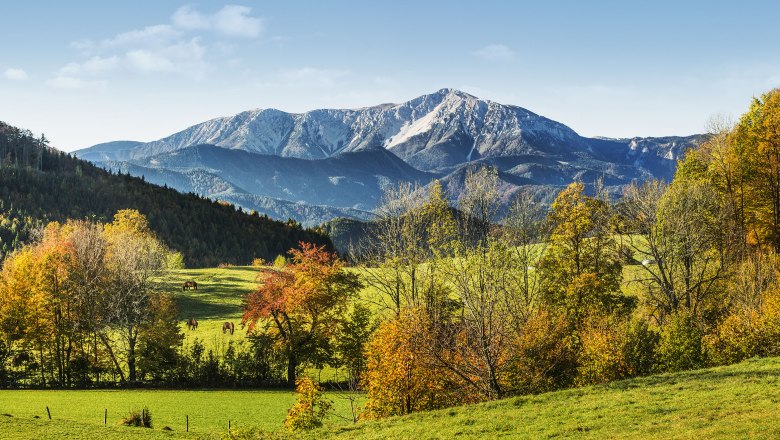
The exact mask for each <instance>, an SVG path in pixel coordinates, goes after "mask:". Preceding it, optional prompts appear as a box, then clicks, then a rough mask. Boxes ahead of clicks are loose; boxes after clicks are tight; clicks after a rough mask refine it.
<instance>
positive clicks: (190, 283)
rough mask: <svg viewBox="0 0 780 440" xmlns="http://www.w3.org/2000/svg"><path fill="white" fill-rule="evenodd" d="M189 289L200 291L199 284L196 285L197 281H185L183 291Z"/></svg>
mask: <svg viewBox="0 0 780 440" xmlns="http://www.w3.org/2000/svg"><path fill="white" fill-rule="evenodd" d="M189 289H193V290H198V283H196V282H195V281H185V282H184V285H183V286H181V290H189Z"/></svg>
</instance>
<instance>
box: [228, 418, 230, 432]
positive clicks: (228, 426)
mask: <svg viewBox="0 0 780 440" xmlns="http://www.w3.org/2000/svg"><path fill="white" fill-rule="evenodd" d="M228 433H230V419H228Z"/></svg>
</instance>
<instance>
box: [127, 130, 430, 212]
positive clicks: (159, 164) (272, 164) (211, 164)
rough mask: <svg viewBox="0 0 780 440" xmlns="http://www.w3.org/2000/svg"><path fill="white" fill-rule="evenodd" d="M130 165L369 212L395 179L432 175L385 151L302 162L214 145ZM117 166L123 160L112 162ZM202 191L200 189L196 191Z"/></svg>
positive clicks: (424, 179)
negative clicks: (202, 175)
mask: <svg viewBox="0 0 780 440" xmlns="http://www.w3.org/2000/svg"><path fill="white" fill-rule="evenodd" d="M124 163H129V164H131V165H136V166H142V167H144V168H153V169H159V170H171V171H177V172H192V171H193V170H205V171H207V172H208V173H211V174H213V175H215V176H218V177H219V178H220V179H222V180H223V181H225V182H229V183H230V185H232V188H231V189H229V190H228V189H227V188H225V189H222V188H217V191H213V190H209V191H210V193H209V194H207V195H212V194H215V193H217V192H226V191H227V192H245V193H248V194H258V195H263V196H266V197H271V198H277V199H282V200H289V201H293V202H302V203H306V204H311V205H328V206H334V207H346V208H352V209H362V210H370V209H373V208H374V207H375V206H376V204H377V203H378V202H379V199H380V198H381V196H382V192H383V189H384V187H386V186H388V185H392V184H395V183H396V182H399V181H407V182H411V181H414V182H420V183H422V184H425V183H428V182H429V181H430V180H431V179H433V177H434V176H435V175H434V174H431V173H424V172H421V171H418V170H416V169H414V168H412V167H411V166H409V165H407V164H406V163H405V162H404V161H402V160H401V159H399V158H398V157H396V156H395V155H393V154H392V153H390V152H388V151H384V150H378V151H360V152H354V153H343V154H340V155H338V156H335V157H330V158H326V159H316V160H305V159H298V158H290V157H279V156H273V155H264V154H253V153H248V152H245V151H237V150H227V149H224V148H220V147H216V146H213V145H196V146H193V147H189V148H185V149H182V150H177V151H174V152H170V153H163V154H159V155H156V156H152V157H149V158H145V159H135V160H133V161H130V162H124ZM113 164H114V166H117V167H122V164H123V163H113ZM198 192H200V193H202V192H203V189H201V190H200V191H198Z"/></svg>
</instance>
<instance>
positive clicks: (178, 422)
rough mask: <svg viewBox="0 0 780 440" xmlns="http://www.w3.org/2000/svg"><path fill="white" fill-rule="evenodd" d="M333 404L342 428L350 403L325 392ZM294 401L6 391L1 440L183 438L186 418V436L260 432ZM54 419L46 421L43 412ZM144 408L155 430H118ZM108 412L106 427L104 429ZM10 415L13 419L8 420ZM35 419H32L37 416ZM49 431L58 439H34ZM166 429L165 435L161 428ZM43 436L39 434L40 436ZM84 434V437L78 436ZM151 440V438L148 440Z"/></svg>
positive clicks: (258, 395)
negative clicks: (233, 430) (131, 436)
mask: <svg viewBox="0 0 780 440" xmlns="http://www.w3.org/2000/svg"><path fill="white" fill-rule="evenodd" d="M328 397H329V398H330V399H331V400H332V401H333V402H334V413H335V414H334V415H333V416H332V417H331V418H330V420H329V423H333V424H338V423H345V421H344V419H342V418H341V417H339V416H342V417H349V416H350V414H351V410H350V405H349V401H348V400H347V399H346V398H344V397H343V396H341V395H338V394H334V393H328ZM294 401H295V395H294V393H293V392H291V391H169V390H84V391H72V390H67V391H61V390H4V391H0V414H5V415H0V438H3V439H6V438H52V437H60V436H62V437H64V436H66V435H67V436H69V437H70V436H79V435H84V436H85V437H84V438H97V437H103V438H111V436H113V435H115V434H116V435H117V436H118V437H117V438H123V437H122V436H123V435H127V434H128V433H136V434H137V433H138V432H141V433H147V434H154V435H157V436H160V435H170V434H171V433H172V434H183V433H184V432H185V416H189V426H190V433H191V434H193V435H195V434H197V435H201V436H211V435H218V434H220V433H223V432H226V431H227V424H228V420H230V421H231V426H232V427H233V428H240V427H244V428H249V427H251V428H256V429H261V430H264V431H276V430H279V429H283V428H282V426H283V421H284V417H285V415H286V414H287V410H288V409H289V408H290V407H291V406H292V404H293V403H294ZM47 406H48V407H49V409H50V411H51V414H52V421H49V420H48V416H47V413H46V407H47ZM144 406H148V407H149V410H150V412H151V414H152V421H153V426H154V428H155V429H153V430H146V429H137V428H136V429H131V428H125V427H122V426H119V422H120V420H121V419H122V417H123V416H126V415H127V414H128V412H129V411H130V409H133V408H137V409H140V408H142V407H144ZM106 409H108V424H107V425H108V426H104V425H103V416H104V411H105V410H106ZM8 415H10V416H11V417H9V416H8ZM36 416H37V417H38V418H35V417H36ZM39 425H44V426H49V427H50V430H51V431H50V432H51V433H52V434H53V433H56V435H44V436H38V435H36V433H37V432H39V431H41V430H43V431H46V429H49V428H44V427H39ZM165 427H169V428H171V429H172V431H169V432H166V431H163V430H162V428H165ZM43 431H41V432H43ZM80 433H83V434H80ZM151 438H154V436H151Z"/></svg>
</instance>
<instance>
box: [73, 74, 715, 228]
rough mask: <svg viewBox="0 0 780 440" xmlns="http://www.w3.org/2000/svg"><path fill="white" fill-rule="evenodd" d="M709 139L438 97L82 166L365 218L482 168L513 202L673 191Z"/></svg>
mask: <svg viewBox="0 0 780 440" xmlns="http://www.w3.org/2000/svg"><path fill="white" fill-rule="evenodd" d="M703 139H704V136H703V135H692V136H665V137H654V138H653V137H651V138H647V137H630V138H606V137H597V138H587V137H583V136H580V135H579V134H577V133H576V132H575V131H574V130H572V129H571V128H569V127H568V126H566V125H564V124H562V123H560V122H557V121H553V120H551V119H548V118H545V117H543V116H540V115H538V114H536V113H533V112H532V111H530V110H527V109H525V108H523V107H519V106H516V105H505V104H500V103H497V102H495V101H490V100H485V99H480V98H477V97H475V96H473V95H470V94H468V93H465V92H462V91H459V90H455V89H441V90H439V91H437V92H434V93H431V94H428V95H422V96H419V97H416V98H414V99H411V100H408V101H405V102H403V103H400V104H379V105H375V106H369V107H364V108H359V109H317V110H311V111H308V112H303V113H287V112H283V111H281V110H277V109H254V110H248V111H245V112H241V113H238V114H236V115H233V116H226V117H220V118H214V119H211V120H208V121H205V122H203V123H200V124H196V125H193V126H191V127H188V128H186V129H184V130H181V131H179V132H176V133H174V134H172V135H170V136H167V137H164V138H162V139H158V140H156V141H152V142H147V143H132V144H129V143H125V144H122V143H121V142H120V143H118V144H119V145H118V146H117V145H114V144H117V143H108V144H99V145H97V146H94V147H90V148H89V149H84V150H79V151H77V152H75V155H77V156H79V157H84V158H86V159H89V160H92V161H93V162H95V163H97V164H101V163H109V162H111V163H112V166H116V167H119V168H121V167H122V166H123V165H121V164H120V162H123V163H126V164H127V166H128V167H129V165H134V166H140V167H145V168H155V169H161V168H167V169H170V170H172V171H176V172H187V173H190V174H191V173H192V170H195V169H202V170H204V171H206V172H207V173H208V174H210V175H216V176H218V177H219V178H220V179H222V180H224V181H225V182H227V183H226V185H227V186H232V187H235V188H240V189H241V191H238V190H235V189H234V190H233V191H232V193H233V194H243V193H247V194H251V195H254V196H260V197H265V198H270V199H274V200H277V201H279V203H281V202H284V201H286V202H293V203H304V204H311V205H317V206H321V207H326V206H328V207H332V208H337V210H342V209H355V210H358V211H361V212H364V211H366V212H367V211H371V210H372V209H374V208H376V206H377V204H378V203H379V202H380V199H381V194H380V193H381V191H382V190H383V189H384V188H386V187H387V185H392V184H396V183H398V182H400V181H412V182H417V183H420V184H423V185H424V184H427V183H428V182H430V180H432V179H434V178H441V179H444V180H449V181H452V182H453V187H458V186H459V184H458V182H457V181H456V180H458V179H460V180H462V178H463V176H464V172H463V170H465V169H468V168H470V167H472V166H473V165H474V164H480V163H483V164H487V165H490V166H494V167H496V168H498V169H499V171H500V172H501V173H502V176H503V177H502V181H503V182H505V183H506V184H507V185H506V191H505V192H506V195H507V197H508V196H509V195H511V194H513V193H514V192H516V191H517V189H518V188H519V187H522V186H526V185H531V186H541V187H544V189H545V191H547V192H554V191H555V190H556V188H560V187H561V186H564V185H566V184H568V183H570V182H572V181H576V180H579V181H585V182H587V183H589V182H592V181H594V180H596V179H602V180H604V182H605V184H606V185H608V186H613V187H615V190H616V191H617V190H619V188H620V187H622V186H624V185H626V184H628V183H631V182H634V181H645V180H648V179H662V180H669V179H671V177H672V176H673V174H674V171H675V168H676V161H677V159H678V158H680V157H681V156H682V155H683V154H684V152H685V150H686V149H687V148H689V147H691V146H693V145H696V144H698V143H699V142H701V141H702V140H703ZM203 145H209V146H208V147H202V146H203ZM198 146H201V147H200V148H201V149H200V150H192V148H193V147H198ZM120 147H121V148H120ZM195 151H196V152H197V153H198V154H195V153H194V152H195ZM321 161H325V162H321ZM204 179H207V180H208V179H211V177H209V176H207V175H206V174H204ZM307 179H308V181H307ZM340 182H342V183H343V184H341V183H340ZM163 183H166V182H163ZM206 184H208V182H206ZM339 185H341V186H339ZM171 186H174V187H175V188H177V189H179V190H182V191H184V190H185V188H184V187H185V186H186V185H181V184H180V185H179V186H178V187H177V186H176V184H174V183H171ZM196 186H197V185H196ZM199 194H202V195H205V196H207V197H216V196H217V195H218V194H217V192H213V191H199ZM452 197H456V195H452ZM266 200H267V199H266ZM242 206H244V205H242ZM245 207H247V208H249V206H245ZM251 209H253V208H251ZM269 215H272V216H275V217H277V218H280V217H281V216H282V215H283V214H281V213H273V212H272V213H271V214H269ZM299 220H301V219H300V218H299ZM302 220H304V221H306V219H302Z"/></svg>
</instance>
